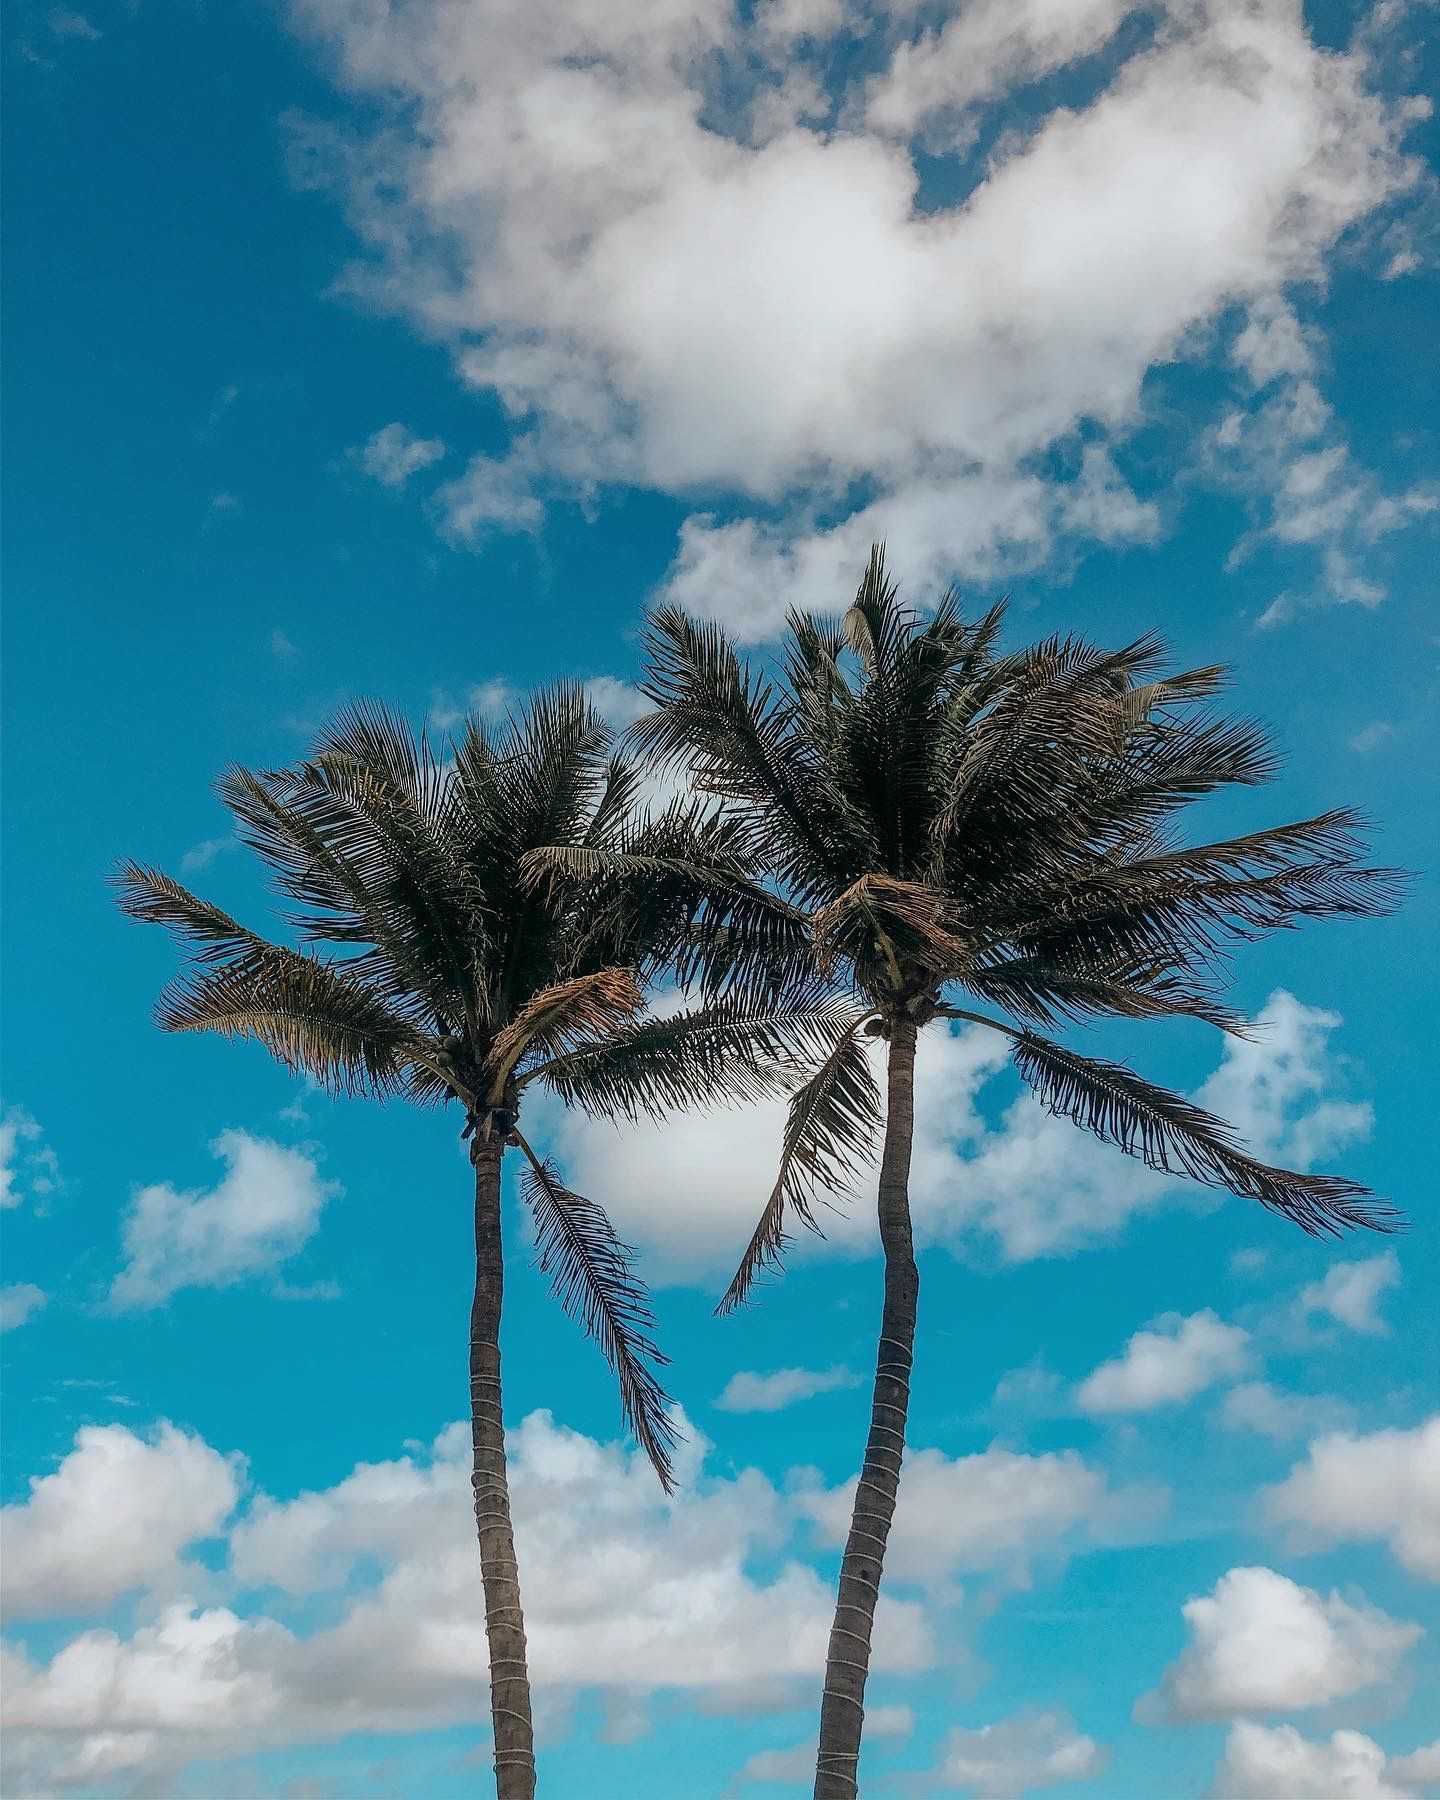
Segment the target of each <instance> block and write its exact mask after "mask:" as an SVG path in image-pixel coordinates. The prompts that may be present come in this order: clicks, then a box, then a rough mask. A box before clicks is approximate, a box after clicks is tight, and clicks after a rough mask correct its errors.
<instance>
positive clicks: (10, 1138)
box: [0, 1106, 60, 1208]
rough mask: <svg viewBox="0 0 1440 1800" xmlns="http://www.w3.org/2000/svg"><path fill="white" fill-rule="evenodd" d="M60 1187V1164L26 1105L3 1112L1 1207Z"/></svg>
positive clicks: (0, 1130)
mask: <svg viewBox="0 0 1440 1800" xmlns="http://www.w3.org/2000/svg"><path fill="white" fill-rule="evenodd" d="M59 1186H60V1164H59V1160H58V1159H57V1157H56V1155H55V1152H54V1151H53V1150H52V1149H51V1148H50V1146H49V1145H48V1144H47V1143H46V1142H45V1141H44V1139H43V1138H42V1136H41V1133H40V1127H39V1125H38V1124H37V1123H36V1122H35V1120H34V1118H32V1117H31V1115H30V1114H29V1113H28V1112H27V1111H26V1110H25V1108H24V1107H23V1106H7V1107H6V1108H5V1110H4V1112H3V1113H0V1208H5V1207H11V1206H19V1205H20V1203H21V1201H22V1200H24V1199H26V1198H27V1197H28V1198H33V1199H43V1198H44V1197H45V1195H47V1194H52V1193H54V1192H55V1190H56V1189H57V1188H58V1187H59Z"/></svg>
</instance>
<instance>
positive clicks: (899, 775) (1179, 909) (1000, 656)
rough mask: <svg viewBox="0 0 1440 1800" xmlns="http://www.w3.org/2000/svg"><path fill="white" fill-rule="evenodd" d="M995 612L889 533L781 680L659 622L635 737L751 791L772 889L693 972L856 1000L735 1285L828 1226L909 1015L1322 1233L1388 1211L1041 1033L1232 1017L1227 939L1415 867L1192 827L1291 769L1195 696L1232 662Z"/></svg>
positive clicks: (1303, 830) (1330, 816) (712, 937)
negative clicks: (1273, 1162)
mask: <svg viewBox="0 0 1440 1800" xmlns="http://www.w3.org/2000/svg"><path fill="white" fill-rule="evenodd" d="M1002 616H1003V607H999V606H997V607H995V608H993V609H992V610H990V611H989V612H987V613H986V614H985V615H984V616H983V617H982V618H980V619H978V620H977V621H974V622H967V621H966V620H964V619H963V618H962V617H961V614H960V610H959V607H958V604H957V601H956V599H955V597H954V596H953V594H952V595H947V596H946V597H945V598H944V599H943V600H942V602H941V603H940V605H939V606H938V607H937V608H936V610H935V612H934V613H933V615H932V616H931V617H929V618H928V619H922V618H920V617H919V616H918V615H916V614H914V613H913V612H911V611H909V610H907V609H906V608H904V607H902V606H901V604H900V603H899V600H898V597H897V593H896V589H895V585H894V583H893V582H892V581H891V580H890V579H889V578H888V576H887V574H886V570H885V564H884V557H883V552H882V551H880V550H878V549H877V550H876V551H875V552H873V553H872V556H871V560H870V565H869V567H868V569H867V571H866V575H865V578H864V581H863V582H862V584H861V586H860V589H859V592H858V594H857V597H856V599H855V602H854V604H853V605H852V606H851V608H850V610H849V611H848V613H846V615H845V616H844V619H843V621H841V622H840V623H838V624H836V623H833V622H827V621H824V620H820V619H817V618H814V617H812V616H809V615H806V614H800V613H792V614H791V615H790V618H789V631H788V635H787V639H786V645H785V652H784V659H783V666H782V668H781V669H780V670H779V672H778V673H777V674H775V675H774V676H766V675H763V674H760V673H757V672H755V671H753V670H751V669H749V668H746V667H744V666H742V664H741V662H740V659H739V657H738V656H737V654H736V652H735V650H734V648H733V646H732V645H731V644H730V643H729V641H728V640H727V638H726V637H725V635H724V633H723V632H722V631H721V630H720V628H719V627H718V626H715V625H713V624H708V623H704V622H697V621H695V620H692V619H690V618H688V617H687V616H686V615H684V614H683V613H681V612H679V611H677V610H674V609H665V610H662V611H660V612H658V613H656V614H655V615H654V617H653V619H652V621H651V629H650V636H649V651H650V672H649V677H648V686H647V692H648V693H649V695H650V697H651V698H652V699H653V700H654V701H655V702H656V703H657V705H658V707H659V710H658V711H657V712H655V713H653V714H652V715H650V716H649V717H647V718H646V719H644V720H642V721H641V722H640V723H639V725H638V726H637V727H636V735H637V738H638V740H639V741H640V742H641V743H642V745H644V747H645V748H647V749H648V751H649V752H650V753H651V754H653V755H656V756H658V757H659V758H660V759H661V760H662V761H663V760H675V761H683V762H684V763H685V764H686V765H688V766H689V767H690V769H691V770H692V772H693V779H694V781H695V784H696V786H697V788H698V789H699V790H700V791H701V792H703V793H706V794H709V795H711V796H716V797H718V799H719V801H720V803H721V804H722V805H723V806H726V807H729V808H732V809H734V810H735V811H736V814H737V816H738V817H740V818H742V819H743V820H744V822H745V825H746V843H745V853H746V854H747V855H748V856H749V857H750V858H751V859H752V861H753V862H754V863H755V864H757V865H760V866H766V867H768V868H770V869H771V870H772V871H773V872H774V874H775V877H776V882H777V886H778V892H777V893H776V894H775V895H774V896H773V898H772V899H771V901H770V904H769V909H768V917H767V926H768V929H766V930H765V931H762V932H756V931H753V930H749V929H746V928H743V927H742V928H736V929H733V930H730V931H725V930H723V929H722V930H719V931H712V932H711V933H710V934H709V935H708V936H701V937H698V938H695V939H693V940H692V954H693V955H694V957H695V961H696V966H697V968H698V969H699V971H700V972H701V973H702V974H703V976H704V977H705V979H706V980H707V981H708V983H709V985H710V986H711V987H712V988H713V989H714V990H715V991H732V992H733V991H743V992H750V993H757V994H758V993H762V992H765V991H767V990H768V989H770V988H773V987H775V986H777V985H780V986H783V984H784V983H785V982H786V981H787V980H789V981H791V982H794V981H804V980H806V979H813V978H814V977H815V975H816V974H817V973H818V974H819V976H820V977H821V978H828V979H829V980H830V981H831V982H832V983H833V984H835V985H836V986H838V987H839V988H840V989H841V990H842V991H844V992H846V993H847V994H848V996H849V997H850V999H851V1000H852V1001H853V1005H852V1007H851V1009H850V1011H849V1013H848V1015H847V1016H846V1017H845V1019H844V1020H843V1022H842V1026H841V1028H840V1029H839V1030H838V1031H837V1032H836V1034H835V1035H834V1037H833V1038H832V1040H831V1042H830V1043H829V1045H828V1046H827V1049H826V1053H825V1055H824V1057H823V1059H821V1060H820V1061H819V1063H818V1066H817V1067H816V1068H815V1070H814V1072H813V1074H812V1076H811V1079H810V1080H809V1081H808V1082H807V1083H806V1084H805V1086H804V1087H803V1088H801V1089H800V1091H799V1092H798V1093H797V1094H796V1096H795V1098H794V1101H793V1103H792V1107H791V1114H790V1121H789V1129H788V1131H787V1134H786V1141H785V1146H784V1156H783V1162H782V1167H781V1175H780V1180H779V1181H778V1182H777V1185H776V1188H775V1191H774V1193H773V1194H772V1196H771V1199H770V1203H769V1205H768V1206H767V1207H766V1209H765V1213H764V1216H763V1217H762V1219H761V1221H760V1225H759V1227H758V1229H757V1231H756V1234H755V1237H754V1240H753V1241H752V1243H751V1245H750V1249H749V1251H748V1253H747V1255H746V1257H745V1260H744V1262H743V1263H742V1265H741V1267H740V1269H739V1271H738V1273H737V1275H736V1278H735V1281H734V1283H733V1284H732V1286H731V1289H730V1291H729V1293H728V1295H727V1296H726V1303H727V1304H734V1303H735V1302H737V1301H739V1300H740V1299H742V1298H743V1297H744V1295H745V1293H746V1291H747V1290H748V1288H749V1286H750V1283H751V1282H752V1280H753V1278H754V1276H755V1274H756V1273H757V1271H758V1270H759V1269H760V1268H761V1267H763V1266H764V1265H765V1264H766V1263H769V1262H773V1261H774V1260H775V1259H776V1258H777V1256H778V1255H779V1253H780V1250H781V1247H782V1244H783V1241H784V1227H785V1222H786V1219H787V1216H789V1215H791V1214H793V1215H794V1216H796V1217H799V1218H800V1219H802V1220H803V1221H804V1222H806V1223H808V1224H812V1225H813V1223H814V1218H813V1211H812V1201H813V1196H814V1193H815V1190H816V1188H817V1186H818V1187H821V1188H825V1187H832V1188H833V1187H843V1186H845V1185H846V1184H847V1183H848V1181H849V1179H850V1178H851V1177H852V1176H853V1175H854V1173H855V1172H856V1171H857V1169H858V1167H859V1166H860V1164H861V1163H862V1162H863V1161H864V1160H866V1158H867V1157H868V1154H869V1152H870V1150H871V1148H872V1146H873V1143H874V1140H875V1137H876V1134H877V1131H878V1128H879V1125H880V1121H881V1110H882V1109H881V1103H880V1096H879V1093H878V1090H877V1088H876V1084H875V1081H874V1079H873V1077H872V1075H871V1072H870V1067H869V1064H868V1062H867V1060H866V1057H865V1055H864V1049H863V1039H864V1037H865V1036H866V1034H867V1033H868V1034H870V1035H883V1036H886V1037H888V1036H889V1035H890V1033H891V1031H892V1028H893V1025H894V1022H895V1020H896V1019H898V1018H902V1017H903V1018H907V1019H909V1020H911V1021H912V1022H914V1023H915V1024H917V1025H923V1024H924V1023H925V1022H926V1021H927V1020H929V1019H932V1018H934V1017H936V1016H937V1015H940V1016H944V1017H948V1018H958V1019H966V1020H970V1021H973V1022H975V1023H977V1024H982V1025H989V1026H993V1027H994V1028H995V1029H997V1030H999V1031H1002V1032H1004V1033H1005V1034H1006V1036H1007V1037H1008V1038H1009V1041H1010V1044H1011V1049H1012V1054H1013V1059H1014V1062H1015V1065H1016V1067H1017V1068H1018V1070H1019V1072H1020V1074H1021V1075H1022V1076H1023V1077H1024V1079H1025V1080H1026V1081H1027V1082H1028V1083H1029V1084H1030V1085H1031V1086H1032V1087H1033V1088H1034V1089H1035V1091H1036V1092H1037V1093H1038V1095H1039V1096H1040V1098H1041V1099H1042V1100H1043V1101H1044V1102H1045V1104H1046V1105H1047V1106H1048V1107H1049V1108H1050V1109H1051V1110H1052V1111H1054V1112H1056V1113H1058V1114H1062V1115H1064V1116H1066V1117H1068V1118H1070V1119H1073V1120H1075V1121H1076V1122H1077V1123H1079V1124H1081V1125H1083V1126H1085V1127H1086V1128H1088V1129H1089V1130H1090V1131H1092V1132H1094V1133H1095V1134H1096V1135H1097V1136H1099V1137H1101V1138H1103V1139H1105V1140H1106V1141H1108V1142H1111V1143H1113V1144H1116V1145H1118V1146H1119V1147H1120V1149H1122V1150H1124V1151H1125V1152H1127V1153H1128V1154H1130V1155H1134V1156H1139V1157H1141V1158H1143V1159H1144V1160H1145V1161H1146V1162H1147V1163H1149V1164H1150V1165H1151V1166H1152V1167H1155V1168H1158V1169H1162V1170H1167V1171H1172V1172H1176V1173H1180V1174H1183V1175H1185V1176H1188V1177H1190V1178H1192V1179H1194V1180H1197V1181H1200V1182H1204V1183H1207V1184H1210V1185H1214V1186H1219V1187H1225V1188H1229V1189H1231V1190H1232V1191H1235V1192H1237V1193H1240V1194H1244V1195H1247V1196H1249V1197H1250V1198H1253V1199H1256V1200H1258V1201H1260V1202H1261V1203H1262V1204H1263V1205H1265V1206H1268V1207H1271V1208H1273V1209H1274V1210H1276V1211H1277V1212H1280V1213H1283V1214H1285V1215H1286V1216H1287V1217H1289V1218H1290V1219H1292V1220H1294V1221H1295V1222H1296V1223H1298V1224H1300V1225H1301V1226H1303V1227H1304V1228H1305V1229H1306V1230H1307V1231H1311V1232H1335V1231H1339V1230H1341V1229H1343V1228H1345V1227H1348V1226H1356V1225H1365V1226H1370V1227H1372V1228H1377V1229H1385V1228H1386V1227H1387V1225H1388V1224H1389V1222H1390V1221H1391V1219H1392V1216H1393V1215H1391V1214H1390V1213H1389V1211H1388V1209H1387V1208H1386V1207H1385V1206H1384V1205H1383V1204H1382V1203H1380V1202H1378V1201H1376V1200H1375V1199H1374V1198H1373V1197H1372V1196H1370V1195H1369V1194H1368V1193H1367V1192H1366V1190H1365V1189H1363V1188H1362V1187H1360V1186H1359V1185H1357V1184H1356V1183H1354V1182H1352V1181H1349V1180H1346V1179H1344V1178H1342V1177H1338V1176H1331V1175H1312V1174H1304V1173H1298V1172H1295V1171H1291V1170H1284V1169H1275V1168H1270V1167H1268V1166H1266V1165H1264V1164H1263V1163H1260V1162H1258V1161H1257V1160H1255V1159H1254V1158H1253V1157H1251V1156H1249V1155H1247V1154H1246V1153H1245V1151H1244V1150H1243V1149H1242V1147H1241V1146H1240V1145H1239V1144H1238V1142H1237V1141H1236V1139H1235V1137H1234V1135H1233V1133H1232V1131H1231V1130H1230V1128H1229V1127H1228V1126H1226V1125H1225V1124H1224V1122H1223V1121H1221V1120H1219V1119H1217V1118H1215V1117H1213V1116H1212V1115H1210V1114H1209V1113H1207V1112H1205V1111H1204V1110H1203V1109H1201V1108H1200V1107H1198V1106H1196V1105H1194V1104H1193V1103H1192V1102H1190V1101H1189V1100H1187V1099H1185V1098H1183V1097H1182V1096H1180V1095H1178V1094H1174V1093H1171V1092H1168V1091H1167V1090H1165V1089H1164V1088H1161V1087H1157V1086H1156V1085H1155V1084H1153V1083H1152V1082H1149V1081H1147V1080H1145V1079H1143V1078H1142V1077H1141V1076H1139V1075H1137V1074H1135V1073H1134V1072H1133V1071H1132V1070H1130V1069H1128V1068H1126V1067H1124V1066H1123V1065H1121V1064H1119V1063H1115V1062H1110V1061H1105V1060H1101V1059H1097V1058H1094V1057H1086V1056H1082V1055H1080V1054H1078V1053H1077V1052H1075V1051H1074V1050H1072V1049H1070V1048H1068V1047H1066V1046H1064V1045H1061V1044H1059V1043H1056V1042H1054V1041H1052V1040H1051V1039H1050V1038H1049V1037H1047V1036H1045V1035H1042V1032H1043V1031H1044V1030H1051V1029H1054V1028H1055V1027H1056V1026H1057V1025H1064V1024H1066V1023H1070V1022H1076V1021H1082V1022H1083V1021H1090V1020H1094V1019H1098V1018H1104V1017H1106V1016H1118V1017H1122V1018H1128V1019H1143V1018H1155V1017H1164V1016H1174V1015H1182V1016H1190V1017H1195V1018H1199V1019H1202V1020H1207V1021H1209V1022H1211V1023H1213V1024H1215V1025H1217V1026H1219V1027H1221V1028H1222V1029H1224V1030H1226V1031H1232V1032H1240V1031H1243V1029H1244V1026H1243V1022H1242V1021H1241V1020H1240V1019H1239V1018H1238V1016H1237V1015H1236V1014H1234V1013H1233V1012H1232V1011H1230V1010H1229V1009H1228V1008H1227V1007H1226V1006H1225V1005H1224V1003H1223V1000H1222V999H1221V997H1220V987H1221V983H1222V980H1223V977H1224V974H1225V962H1226V956H1227V951H1228V949H1229V948H1230V947H1231V946H1233V945H1234V944H1235V943H1237V942H1239V941H1243V940H1247V939H1253V938H1256V937H1259V936H1261V935H1262V934H1263V933H1265V932H1268V931H1273V930H1275V929H1277V928H1280V927H1283V926H1289V925H1292V924H1294V923H1296V922H1298V921H1299V920H1301V919H1313V918H1323V917H1329V916H1334V915H1345V914H1353V915H1365V914H1373V913H1376V912H1380V911H1384V910H1386V909H1387V908H1388V907H1389V906H1390V904H1391V903H1392V901H1393V898H1394V896H1395V893H1396V890H1397V885H1398V877H1397V876H1396V874H1395V873H1394V872H1393V871H1389V870H1384V869H1376V868H1369V867H1365V866H1363V864H1362V863H1361V861H1360V860H1359V859H1360V854H1361V830H1362V821H1361V820H1360V819H1359V818H1358V817H1357V816H1356V815H1354V814H1353V813H1350V812H1346V811H1333V812H1327V813H1324V814H1322V815H1320V816H1319V817H1317V818H1312V819H1305V820H1301V821H1299V822H1297V823H1293V824H1288V825H1282V826H1278V827H1273V828H1270V829H1268V830H1261V831H1256V832H1252V833H1250V834H1248V835H1245V836H1242V837H1236V838H1231V839H1228V840H1226V841H1223V842H1217V843H1206V844H1200V845H1195V846H1182V845H1180V844H1178V843H1177V842H1176V841H1175V838H1174V835H1173V826H1174V823H1175V821H1176V818H1177V815H1179V814H1180V813H1181V812H1182V811H1183V810H1184V808H1185V807H1186V806H1188V805H1189V804H1190V803H1191V802H1193V801H1196V800H1199V799H1200V798H1201V797H1202V796H1204V795H1207V794H1210V793H1213V792H1215V791H1216V790H1218V789H1221V788H1225V787H1227V786H1235V785H1239V786H1253V785H1256V784H1258V783H1261V782H1264V781H1266V780H1268V779H1270V778H1271V777H1272V776H1273V774H1274V773H1275V771H1276V758H1275V756H1274V754H1273V752H1272V751H1271V749H1270V748H1269V746H1268V744H1267V741H1266V738H1265V735H1264V733H1263V732H1262V731H1261V730H1260V729H1259V728H1258V727H1257V726H1256V725H1255V724H1253V723H1251V722H1249V721H1246V720H1243V719H1233V718H1228V717H1224V716H1220V715H1218V714H1217V713H1216V712H1215V711H1214V710H1213V709H1211V708H1209V707H1207V706H1206V705H1205V704H1204V703H1205V702H1207V701H1209V700H1210V699H1211V698H1212V696H1214V694H1215V693H1216V692H1217V690H1218V689H1219V688H1220V687H1221V685H1222V681H1223V671H1221V670H1220V669H1218V668H1203V669H1194V670H1189V671H1187V672H1184V673H1179V674H1168V675H1167V674H1165V673H1164V672H1163V668H1164V661H1165V657H1164V650H1163V646H1162V645H1161V644H1160V643H1159V642H1158V641H1157V640H1156V639H1154V638H1150V637H1146V638H1142V639H1140V640H1138V641H1137V642H1135V643H1133V644H1129V645H1127V646H1125V647H1124V648H1123V649H1120V650H1117V651H1102V650H1099V649H1096V648H1094V647H1092V646H1091V645H1089V644H1087V643H1085V642H1083V641H1081V640H1079V639H1076V638H1050V639H1047V640H1046V641H1044V642H1042V643H1039V644H1036V645H1034V646H1032V647H1030V648H1027V649H1025V650H1021V651H1019V652H1016V653H1013V654H1004V653H1002V652H1001V651H1000V649H999V648H998V637H999V632H1000V627H1001V621H1002ZM752 904H754V903H753V902H752ZM962 1000H963V1001H966V1002H967V1003H969V1002H973V1001H980V1002H982V1003H985V1004H986V1005H987V1006H988V1007H989V1008H992V1009H999V1011H1000V1012H1001V1014H1002V1015H1003V1016H1001V1017H999V1018H996V1017H994V1016H992V1015H991V1014H990V1013H988V1012H987V1013H985V1014H981V1013H978V1012H975V1011H973V1010H971V1009H970V1006H969V1004H967V1005H965V1006H961V1005H958V1004H957V1001H962Z"/></svg>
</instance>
